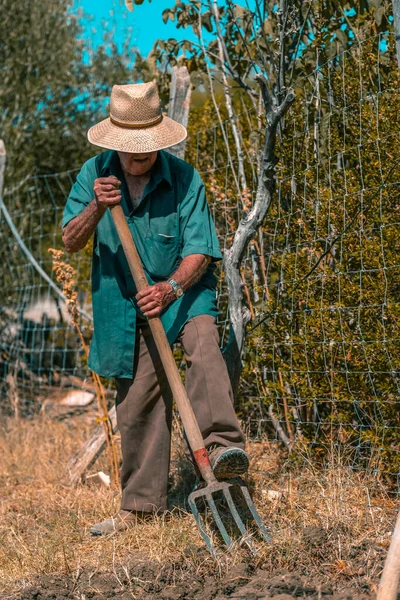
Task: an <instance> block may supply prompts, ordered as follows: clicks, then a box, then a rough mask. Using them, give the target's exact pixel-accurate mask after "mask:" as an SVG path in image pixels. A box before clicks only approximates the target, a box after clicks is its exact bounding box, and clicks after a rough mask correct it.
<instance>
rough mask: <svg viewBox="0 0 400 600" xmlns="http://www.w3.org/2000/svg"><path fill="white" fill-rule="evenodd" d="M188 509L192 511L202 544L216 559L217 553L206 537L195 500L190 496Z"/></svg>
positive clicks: (208, 537) (209, 539) (207, 536)
mask: <svg viewBox="0 0 400 600" xmlns="http://www.w3.org/2000/svg"><path fill="white" fill-rule="evenodd" d="M189 507H190V510H191V511H192V515H193V516H194V518H195V521H196V523H197V527H198V528H199V530H200V535H201V537H202V538H203V540H204V542H205V544H206V546H207V548H208V550H209V551H210V553H211V555H212V556H213V557H216V556H217V552H216V550H215V548H214V544H213V543H212V541H211V538H210V536H209V535H208V533H207V531H206V528H205V526H204V523H203V520H202V518H201V517H200V513H199V510H198V508H197V506H196V500H193V499H192V498H191V497H190V496H189Z"/></svg>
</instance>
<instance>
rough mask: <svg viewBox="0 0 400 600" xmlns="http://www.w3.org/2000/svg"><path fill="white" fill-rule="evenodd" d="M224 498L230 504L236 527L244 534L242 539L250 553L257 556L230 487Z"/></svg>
mask: <svg viewBox="0 0 400 600" xmlns="http://www.w3.org/2000/svg"><path fill="white" fill-rule="evenodd" d="M223 491H224V496H225V500H226V501H227V503H228V507H229V510H230V511H231V513H232V516H233V519H234V521H235V525H236V526H237V528H238V529H239V531H240V533H241V534H242V538H243V541H244V543H245V544H246V545H247V547H248V548H249V550H250V552H251V553H252V554H253V555H254V556H255V555H256V554H257V551H256V549H255V548H254V545H253V544H252V543H251V540H250V539H249V536H250V533H249V531H248V530H247V529H246V526H245V524H244V523H243V521H242V518H241V516H240V514H239V512H238V510H237V508H236V506H235V502H234V500H233V498H232V495H231V490H230V486H228V487H226V488H224V490H223Z"/></svg>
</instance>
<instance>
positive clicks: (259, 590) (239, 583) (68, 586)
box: [0, 561, 374, 600]
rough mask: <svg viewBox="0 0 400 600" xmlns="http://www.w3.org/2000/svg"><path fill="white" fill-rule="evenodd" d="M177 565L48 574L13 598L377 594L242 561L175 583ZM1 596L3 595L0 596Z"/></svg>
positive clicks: (332, 599) (358, 597)
mask: <svg viewBox="0 0 400 600" xmlns="http://www.w3.org/2000/svg"><path fill="white" fill-rule="evenodd" d="M174 571H175V569H174V568H171V569H169V568H168V565H166V566H165V567H164V568H163V570H162V571H161V572H160V570H159V565H158V564H156V563H154V564H152V563H151V562H139V561H138V562H137V563H136V564H134V565H132V566H131V568H130V569H129V570H128V569H125V571H123V572H118V571H117V570H116V571H115V572H114V573H91V572H90V570H85V571H83V572H81V573H77V574H71V575H70V576H65V575H54V576H45V577H42V578H40V579H38V581H37V583H36V585H34V586H33V587H30V588H28V589H25V590H24V591H23V592H22V593H20V594H17V595H14V596H9V595H7V596H3V598H7V599H10V600H11V599H13V600H50V599H57V600H58V599H59V598H60V599H61V598H65V599H71V600H86V599H89V598H90V599H93V600H100V599H102V600H103V599H105V598H107V599H108V598H115V599H118V600H128V599H129V600H130V599H132V598H134V599H136V600H155V599H163V600H164V599H165V600H228V599H229V600H239V599H240V600H269V599H270V598H273V599H274V600H289V599H290V598H310V599H313V600H314V599H315V600H317V599H322V598H323V599H324V600H364V599H365V600H366V599H367V598H368V599H369V598H372V597H374V594H373V593H372V592H371V591H370V590H365V592H363V591H356V590H354V589H352V588H347V589H346V588H345V589H342V590H341V591H335V592H334V591H333V589H332V587H331V585H330V584H327V583H319V582H317V581H309V580H307V578H305V577H302V576H301V575H298V574H294V573H288V572H287V571H286V572H285V571H281V572H279V573H276V574H275V575H274V576H273V577H271V574H270V573H268V572H267V571H263V570H262V569H254V567H252V565H249V564H244V563H240V564H238V565H236V566H235V567H233V568H232V569H231V570H230V571H228V573H227V574H226V575H225V576H224V577H222V578H220V579H218V578H216V577H212V576H209V577H205V578H199V577H196V576H194V575H190V574H188V576H187V577H186V578H184V579H182V580H180V581H179V582H174ZM0 597H1V596H0Z"/></svg>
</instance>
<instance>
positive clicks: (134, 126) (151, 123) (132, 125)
mask: <svg viewBox="0 0 400 600" xmlns="http://www.w3.org/2000/svg"><path fill="white" fill-rule="evenodd" d="M162 120H163V116H162V115H160V116H159V117H157V118H156V119H154V120H153V121H148V122H147V123H119V122H118V121H116V120H115V119H114V118H113V117H112V116H111V115H110V121H111V123H113V124H114V125H118V127H128V129H142V128H143V127H153V126H154V125H157V124H158V123H161V121H162Z"/></svg>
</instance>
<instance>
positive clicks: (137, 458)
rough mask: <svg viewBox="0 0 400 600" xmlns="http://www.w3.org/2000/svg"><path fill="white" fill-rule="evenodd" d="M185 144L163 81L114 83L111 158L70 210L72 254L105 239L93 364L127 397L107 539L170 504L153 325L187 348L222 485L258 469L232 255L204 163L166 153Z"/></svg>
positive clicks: (96, 247)
mask: <svg viewBox="0 0 400 600" xmlns="http://www.w3.org/2000/svg"><path fill="white" fill-rule="evenodd" d="M185 137H186V130H185V128H184V127H183V126H182V125H180V124H179V123H177V122H175V121H173V120H172V119H170V118H168V117H166V116H163V115H162V112H161V107H160V101H159V97H158V92H157V88H156V86H155V84H154V83H143V84H132V85H121V86H117V85H116V86H114V87H113V90H112V94H111V105H110V117H109V118H107V119H105V120H104V121H102V122H100V123H98V124H97V125H95V126H94V127H92V128H91V129H90V130H89V132H88V139H89V141H90V142H91V143H92V144H94V145H96V146H100V147H101V148H105V149H108V150H107V151H106V152H103V153H102V154H99V155H97V156H95V157H93V158H91V159H90V160H88V161H87V162H86V163H85V164H84V165H83V167H82V169H81V171H80V173H79V175H78V177H77V180H76V183H75V184H74V186H73V188H72V190H71V193H70V195H69V198H68V200H67V204H66V207H65V211H64V218H63V241H64V244H65V247H66V249H67V250H68V252H76V251H78V250H80V249H82V248H84V247H85V246H86V244H87V243H88V241H89V239H90V238H91V237H92V235H93V234H94V241H93V264H92V302H93V319H94V332H93V339H92V343H91V348H90V357H89V366H90V368H91V369H93V370H94V371H96V372H97V373H99V375H103V376H105V377H114V378H115V384H116V389H117V420H118V427H119V430H120V433H121V447H122V459H123V460H122V469H121V482H122V500H121V510H120V511H119V513H118V514H117V515H115V516H114V517H111V518H108V519H106V520H105V521H103V522H101V523H97V524H96V525H95V526H94V527H93V528H92V530H91V532H92V533H93V534H97V535H101V534H107V533H111V532H113V531H115V530H122V529H125V528H126V527H128V526H129V525H130V524H132V523H133V522H136V521H137V519H138V518H143V517H146V516H147V515H148V514H151V513H154V512H157V511H164V510H166V507H167V484H168V470H169V460H170V445H171V421H172V397H171V392H170V390H169V387H168V383H167V380H166V376H165V373H164V371H163V368H162V365H161V362H160V358H159V356H158V353H157V350H156V347H155V344H154V342H153V339H152V336H151V333H150V328H149V325H148V322H147V319H148V318H151V317H155V316H160V318H161V320H162V322H163V325H164V328H165V330H166V334H167V337H168V340H169V342H170V343H171V344H173V343H174V342H176V341H179V342H181V343H182V345H183V348H184V352H185V357H186V365H187V368H186V389H187V393H188V396H189V399H190V401H191V403H192V406H193V409H194V412H195V415H196V418H197V420H198V423H199V426H200V429H201V432H202V435H203V438H204V440H205V445H206V448H207V449H208V451H209V455H210V461H211V465H212V467H213V469H214V473H215V475H216V477H217V478H219V479H223V478H231V477H235V476H238V475H241V474H243V473H244V472H245V471H246V470H247V469H248V457H247V455H246V453H245V451H244V438H243V434H242V432H241V430H240V427H239V423H238V420H237V417H236V415H235V411H234V408H233V398H232V390H231V386H230V382H229V377H228V373H227V370H226V366H225V363H224V360H223V358H222V355H221V352H220V348H219V337H218V332H217V326H216V316H217V314H218V311H217V307H216V278H215V276H214V270H215V262H216V261H218V260H220V259H221V252H220V249H219V245H218V241H217V236H216V233H215V227H214V223H213V221H212V218H211V215H210V211H209V208H208V205H207V202H206V199H205V194H204V185H203V183H202V181H201V179H200V176H199V174H198V173H197V171H196V170H195V169H194V168H193V167H191V166H190V165H189V164H188V163H186V162H184V161H182V160H180V159H178V158H176V157H174V156H173V155H172V154H169V153H167V152H164V151H163V149H165V148H168V147H170V146H173V145H175V144H177V143H179V142H181V141H182V140H184V139H185ZM117 203H120V204H121V206H122V208H123V210H124V213H125V215H126V218H127V221H128V225H129V228H130V230H131V232H132V236H133V238H134V240H135V243H136V246H137V249H138V252H139V255H140V258H141V260H142V263H143V267H144V269H145V272H146V276H147V278H148V284H149V285H148V287H147V288H146V289H145V290H144V291H142V292H140V293H137V290H136V289H135V285H134V282H133V279H132V276H131V273H130V270H129V267H128V264H127V261H126V258H125V255H124V252H123V249H122V246H121V244H120V242H119V239H118V235H117V232H116V229H115V227H114V223H113V221H112V218H111V214H110V211H109V210H107V209H108V207H110V206H112V205H114V204H117ZM187 452H188V457H189V458H190V452H189V450H187Z"/></svg>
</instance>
